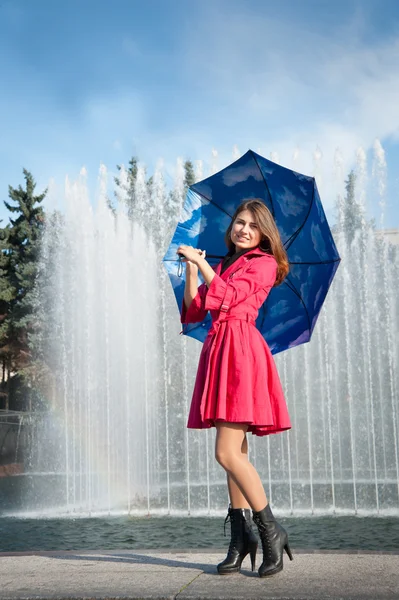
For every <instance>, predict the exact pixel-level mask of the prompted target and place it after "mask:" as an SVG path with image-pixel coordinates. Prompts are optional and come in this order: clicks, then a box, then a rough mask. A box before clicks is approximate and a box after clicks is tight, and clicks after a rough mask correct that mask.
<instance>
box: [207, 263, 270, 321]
mask: <svg viewBox="0 0 399 600" xmlns="http://www.w3.org/2000/svg"><path fill="white" fill-rule="evenodd" d="M276 277H277V261H276V259H275V258H274V256H271V255H270V254H268V255H265V256H262V257H259V258H253V259H252V260H251V262H250V265H249V266H248V268H247V269H245V271H244V272H243V273H242V275H240V274H237V277H232V278H231V279H230V280H229V281H227V282H226V281H223V279H222V278H221V277H219V275H215V276H214V278H213V279H212V281H211V285H210V286H209V289H208V293H207V294H206V297H205V302H204V308H205V309H206V310H222V311H226V312H227V311H228V310H229V309H230V308H232V307H233V306H236V305H237V304H240V303H241V302H244V301H245V300H246V299H247V298H249V297H250V296H252V295H254V294H256V293H257V292H259V291H260V290H263V289H271V288H272V287H273V285H274V283H275V281H276Z"/></svg>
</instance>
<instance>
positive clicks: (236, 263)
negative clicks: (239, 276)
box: [216, 246, 267, 277]
mask: <svg viewBox="0 0 399 600" xmlns="http://www.w3.org/2000/svg"><path fill="white" fill-rule="evenodd" d="M265 254H267V253H266V252H265V251H264V250H261V248H259V246H255V248H253V249H251V250H248V252H245V253H244V254H243V255H242V256H240V257H239V258H237V260H235V261H234V262H233V263H232V264H231V265H230V266H229V267H227V269H226V270H225V271H223V273H222V274H221V275H220V271H221V269H222V264H223V259H222V260H221V261H220V262H219V264H218V265H217V267H216V273H217V275H220V276H221V277H224V276H225V275H226V274H227V275H231V273H234V271H235V270H236V269H240V268H241V267H242V266H243V265H245V264H246V263H247V262H248V261H249V260H250V257H252V256H264V255H265Z"/></svg>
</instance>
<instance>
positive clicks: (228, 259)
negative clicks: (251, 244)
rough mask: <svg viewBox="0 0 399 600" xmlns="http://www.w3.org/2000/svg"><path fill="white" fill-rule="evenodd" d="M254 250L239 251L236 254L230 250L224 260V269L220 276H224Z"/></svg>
mask: <svg viewBox="0 0 399 600" xmlns="http://www.w3.org/2000/svg"><path fill="white" fill-rule="evenodd" d="M253 249H254V248H244V249H243V250H238V252H234V250H230V252H228V253H227V254H226V256H225V257H224V258H223V263H222V268H221V270H220V274H222V273H223V272H224V271H225V270H226V269H228V268H229V266H230V265H232V264H233V263H234V262H235V261H236V260H237V259H238V258H240V256H242V255H243V254H245V253H246V252H250V251H251V250H253Z"/></svg>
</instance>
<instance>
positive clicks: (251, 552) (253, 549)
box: [250, 542, 258, 571]
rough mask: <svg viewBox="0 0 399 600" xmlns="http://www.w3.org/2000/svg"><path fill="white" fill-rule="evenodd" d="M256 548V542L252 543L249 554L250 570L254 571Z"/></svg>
mask: <svg viewBox="0 0 399 600" xmlns="http://www.w3.org/2000/svg"><path fill="white" fill-rule="evenodd" d="M257 549H258V542H256V544H253V545H252V546H251V550H250V556H251V569H252V571H255V564H256V551H257Z"/></svg>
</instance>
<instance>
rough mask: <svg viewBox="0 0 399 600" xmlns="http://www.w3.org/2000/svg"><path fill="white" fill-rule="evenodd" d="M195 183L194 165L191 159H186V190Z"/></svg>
mask: <svg viewBox="0 0 399 600" xmlns="http://www.w3.org/2000/svg"><path fill="white" fill-rule="evenodd" d="M193 183H195V174H194V166H193V163H192V162H191V160H186V162H185V163H184V187H185V191H186V192H187V190H188V188H189V187H190V185H193Z"/></svg>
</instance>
